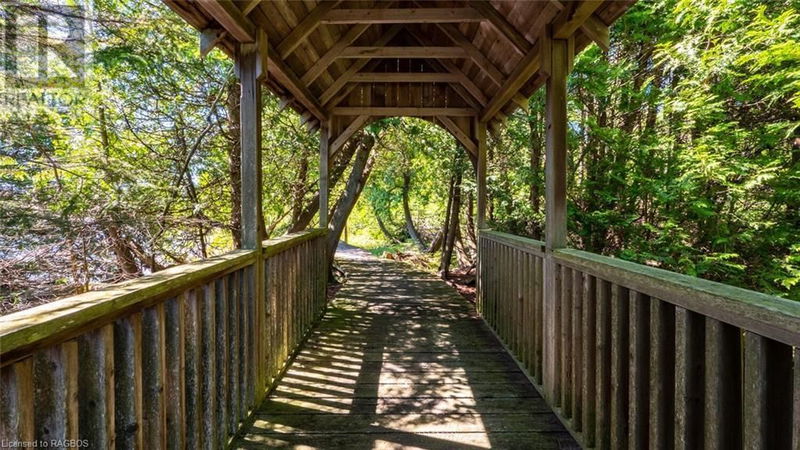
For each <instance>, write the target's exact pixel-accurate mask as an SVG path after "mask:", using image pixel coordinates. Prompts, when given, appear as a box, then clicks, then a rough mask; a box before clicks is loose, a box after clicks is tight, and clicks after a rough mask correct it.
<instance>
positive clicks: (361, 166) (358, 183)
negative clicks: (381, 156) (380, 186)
mask: <svg viewBox="0 0 800 450" xmlns="http://www.w3.org/2000/svg"><path fill="white" fill-rule="evenodd" d="M374 145H375V140H374V139H373V138H372V137H371V136H369V135H365V137H364V139H362V140H361V144H360V145H359V147H358V151H356V157H355V160H354V161H353V170H352V171H351V172H350V177H349V178H348V179H347V184H345V187H344V192H342V195H341V196H340V197H339V199H338V200H337V201H336V207H335V208H334V211H333V214H332V216H331V220H330V226H329V228H330V230H329V232H328V268H330V267H331V266H332V265H333V255H334V254H335V253H336V247H337V246H338V245H339V239H340V238H341V237H342V231H343V230H344V225H345V224H346V223H347V218H348V217H349V216H350V212H351V211H353V207H354V206H355V205H356V202H357V201H358V197H360V196H361V191H362V190H363V189H364V184H366V182H367V179H368V178H369V174H370V172H371V171H372V166H373V164H374V163H375V158H371V157H370V155H371V154H372V147H373V146H374Z"/></svg>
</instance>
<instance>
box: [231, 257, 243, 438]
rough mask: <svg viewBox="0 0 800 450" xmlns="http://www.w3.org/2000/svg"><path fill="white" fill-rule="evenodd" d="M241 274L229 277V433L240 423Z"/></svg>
mask: <svg viewBox="0 0 800 450" xmlns="http://www.w3.org/2000/svg"><path fill="white" fill-rule="evenodd" d="M239 289H240V283H239V272H234V273H232V274H230V276H229V277H228V327H229V328H228V330H229V336H228V358H229V360H228V370H229V372H228V389H229V401H228V408H229V411H230V412H229V414H228V419H229V420H230V423H229V427H230V428H229V430H228V431H229V433H234V432H236V429H237V427H238V423H239V365H240V360H239V329H240V328H239V327H240V324H241V322H240V320H239V306H240V295H239Z"/></svg>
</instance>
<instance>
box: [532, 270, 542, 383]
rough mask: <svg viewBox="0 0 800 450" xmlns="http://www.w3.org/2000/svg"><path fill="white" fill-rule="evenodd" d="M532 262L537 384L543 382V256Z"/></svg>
mask: <svg viewBox="0 0 800 450" xmlns="http://www.w3.org/2000/svg"><path fill="white" fill-rule="evenodd" d="M534 264H535V265H534V272H533V280H534V283H535V286H534V288H535V290H536V292H535V296H534V302H535V304H536V330H535V331H536V350H535V351H536V381H538V382H539V384H544V380H543V371H544V361H543V352H544V333H545V326H544V320H545V318H544V278H543V277H544V274H543V270H544V258H542V257H536V261H535V263H534Z"/></svg>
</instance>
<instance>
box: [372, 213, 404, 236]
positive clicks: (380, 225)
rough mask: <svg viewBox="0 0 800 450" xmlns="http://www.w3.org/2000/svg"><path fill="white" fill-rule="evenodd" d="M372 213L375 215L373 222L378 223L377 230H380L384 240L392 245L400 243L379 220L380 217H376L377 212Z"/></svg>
mask: <svg viewBox="0 0 800 450" xmlns="http://www.w3.org/2000/svg"><path fill="white" fill-rule="evenodd" d="M373 212H374V213H375V220H376V221H377V222H378V228H380V229H381V233H383V235H384V236H385V237H386V239H388V240H389V242H392V243H394V244H398V243H400V240H399V239H397V238H396V237H394V236H393V235H392V233H391V232H389V229H388V228H386V224H385V223H383V220H382V219H381V216H379V215H378V213H377V211H374V210H373Z"/></svg>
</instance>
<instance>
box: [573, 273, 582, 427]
mask: <svg viewBox="0 0 800 450" xmlns="http://www.w3.org/2000/svg"><path fill="white" fill-rule="evenodd" d="M570 334H571V339H572V343H571V344H572V345H571V347H572V354H571V356H570V363H571V365H572V368H571V371H572V386H571V387H570V392H571V395H572V398H571V400H572V407H571V410H572V429H573V430H574V431H582V430H583V377H584V376H585V371H584V367H583V339H584V336H583V273H581V272H579V271H577V270H573V271H572V331H571V333H570Z"/></svg>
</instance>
